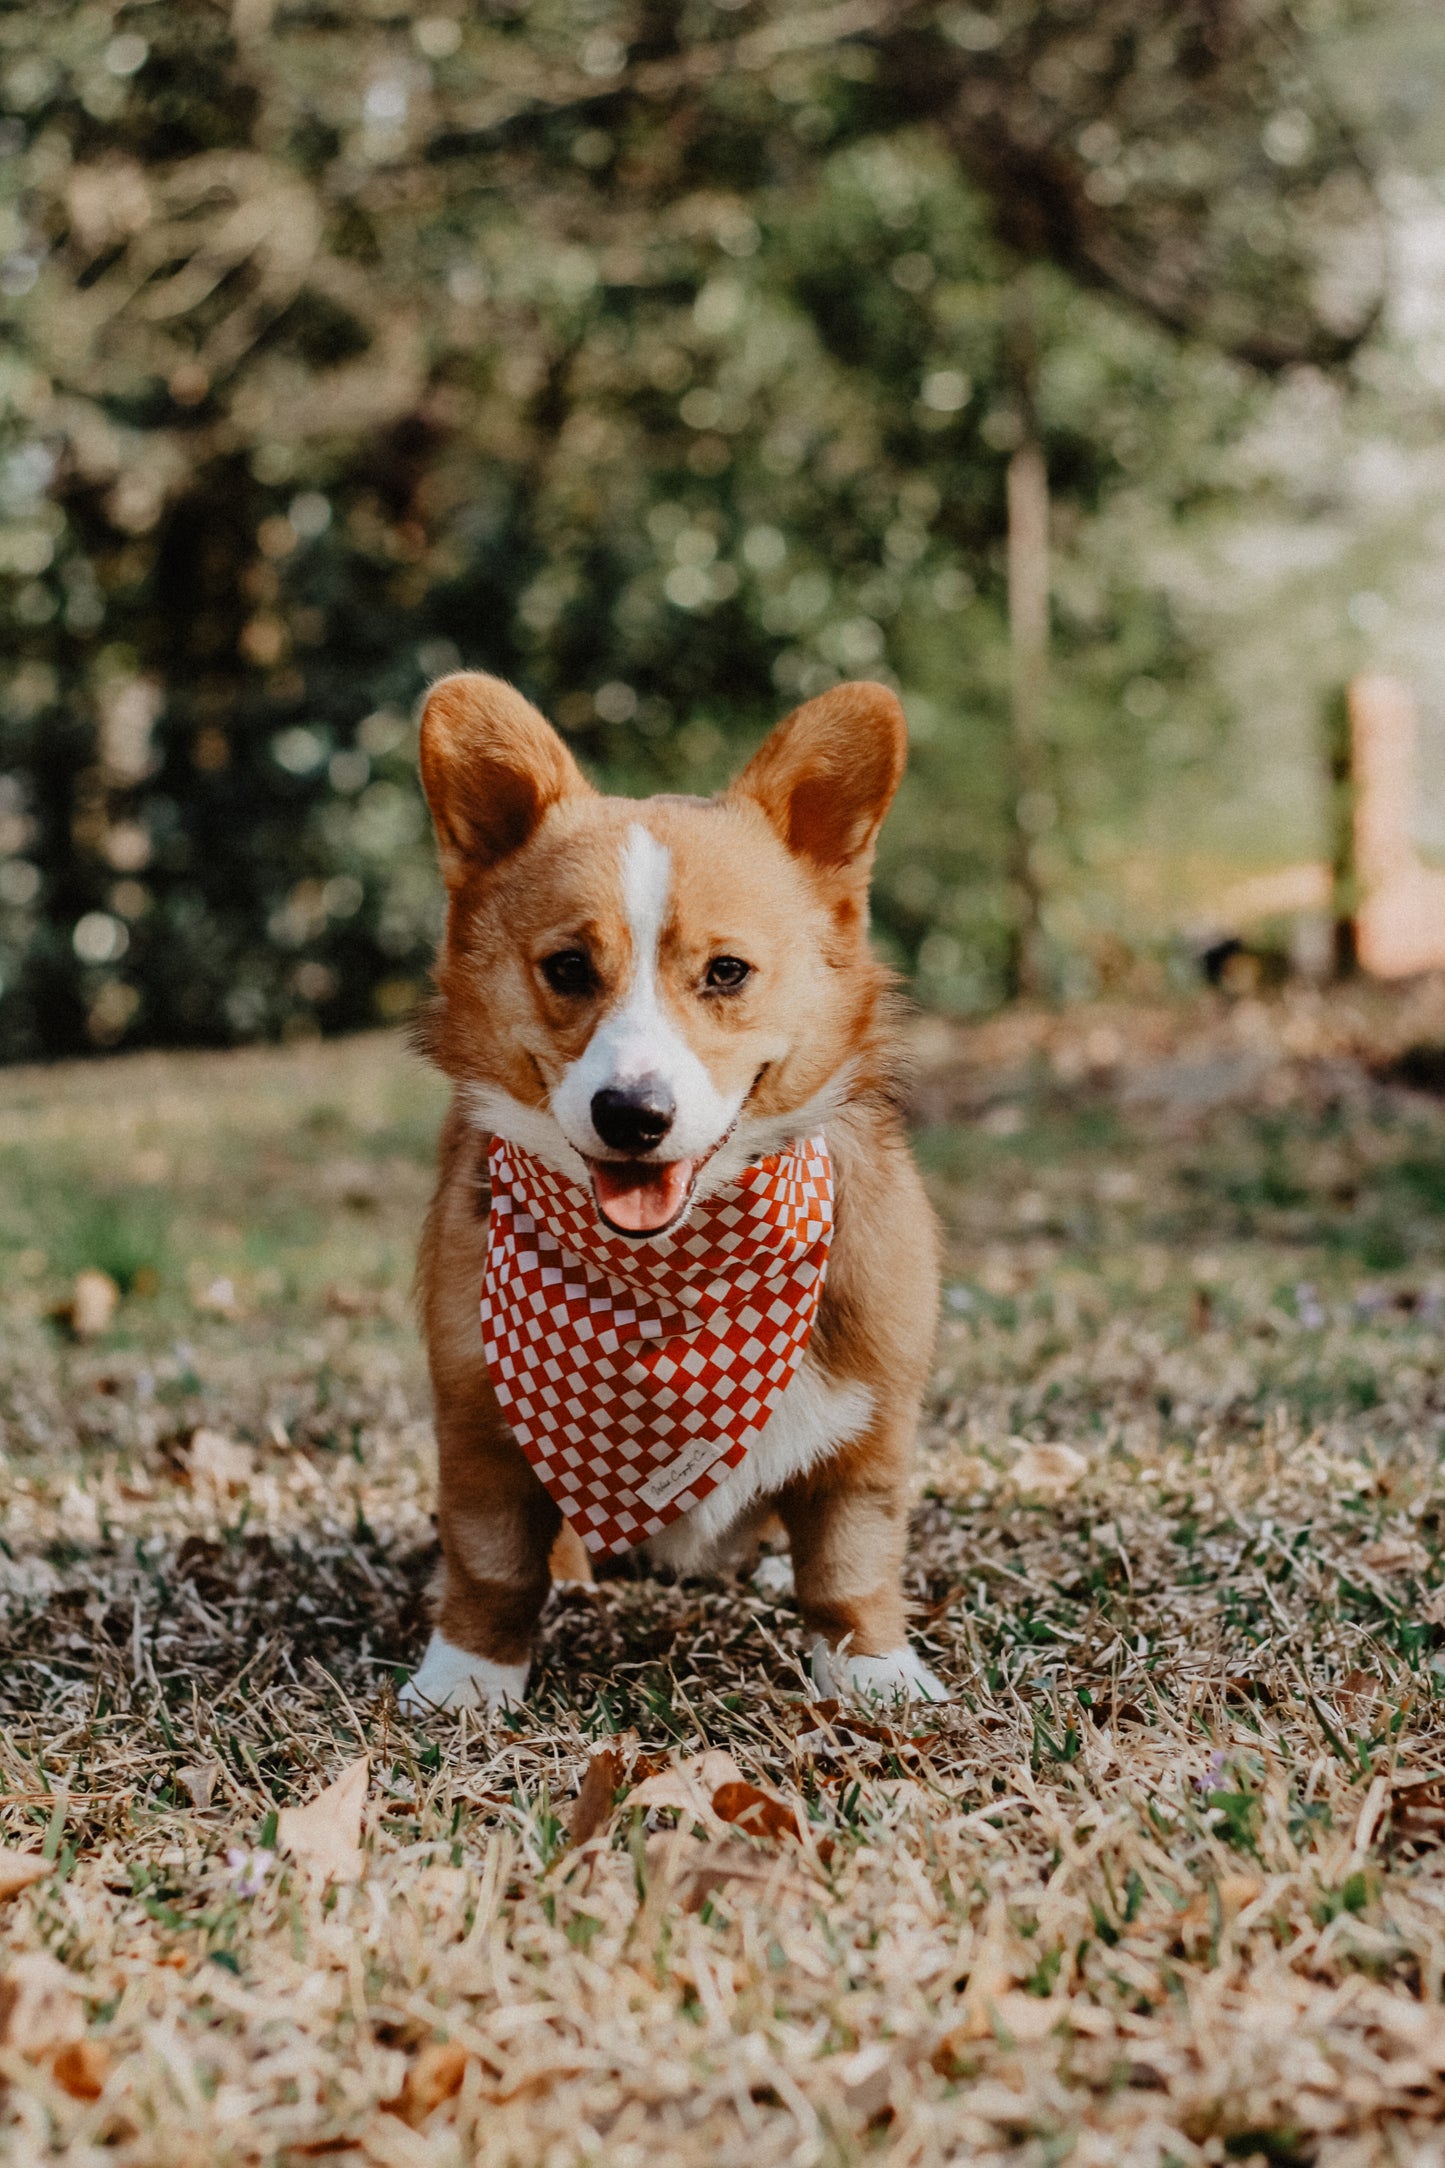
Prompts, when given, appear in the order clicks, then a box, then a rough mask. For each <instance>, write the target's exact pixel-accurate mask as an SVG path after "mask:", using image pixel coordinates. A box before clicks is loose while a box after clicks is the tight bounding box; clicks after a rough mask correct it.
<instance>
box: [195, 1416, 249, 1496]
mask: <svg viewBox="0 0 1445 2168" xmlns="http://www.w3.org/2000/svg"><path fill="white" fill-rule="evenodd" d="M186 1466H187V1470H188V1472H189V1474H190V1479H191V1485H192V1488H193V1489H195V1490H197V1491H201V1492H209V1493H210V1495H211V1496H212V1497H213V1498H228V1497H229V1496H230V1494H231V1492H232V1491H235V1490H244V1489H245V1488H246V1486H247V1484H248V1483H249V1482H250V1480H251V1477H252V1475H253V1474H254V1472H255V1467H256V1456H255V1454H254V1453H253V1452H252V1450H251V1448H250V1446H249V1445H242V1444H241V1443H240V1442H239V1441H238V1440H237V1439H235V1438H228V1437H226V1436H225V1435H224V1434H223V1433H222V1432H221V1431H219V1430H204V1429H203V1430H197V1431H195V1432H194V1433H193V1434H192V1437H191V1445H190V1451H189V1453H188V1454H187V1456H186Z"/></svg>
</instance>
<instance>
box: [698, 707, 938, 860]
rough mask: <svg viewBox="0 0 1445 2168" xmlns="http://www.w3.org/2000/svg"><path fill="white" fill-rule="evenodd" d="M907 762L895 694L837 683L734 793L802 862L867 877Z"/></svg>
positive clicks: (769, 745)
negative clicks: (754, 806)
mask: <svg viewBox="0 0 1445 2168" xmlns="http://www.w3.org/2000/svg"><path fill="white" fill-rule="evenodd" d="M907 757H908V730H907V726H906V724H905V723H904V720H903V709H902V708H901V706H900V705H899V702H898V698H897V695H896V694H894V693H891V692H890V691H889V690H888V687H887V686H886V685H870V684H866V683H860V684H852V685H835V686H834V687H833V689H832V691H831V692H826V693H819V695H818V697H817V699H816V700H810V701H808V702H807V704H806V705H805V706H804V707H801V708H794V710H793V712H792V714H791V715H788V716H785V717H784V719H783V721H782V722H780V723H779V724H778V727H777V729H776V730H775V731H774V732H773V734H772V736H771V737H770V738H767V739H765V741H764V742H763V744H762V745H761V746H760V747H759V749H758V751H757V752H756V753H754V755H753V757H752V759H751V760H750V761H749V762H748V764H747V766H746V768H744V770H743V772H742V774H741V775H740V776H739V777H738V779H737V781H736V782H735V783H734V784H733V786H732V793H731V794H732V795H733V796H735V797H744V798H751V799H753V800H754V801H755V802H756V803H757V804H758V805H759V806H761V807H762V810H763V812H764V813H765V814H766V815H767V817H768V819H769V821H771V823H772V825H773V827H774V828H775V829H776V830H777V832H778V834H779V835H780V836H781V837H782V839H783V841H784V843H786V844H787V846H788V849H789V850H790V851H793V852H795V853H796V854H797V856H799V857H801V858H807V859H811V860H812V862H813V864H814V865H815V866H817V867H819V868H820V869H821V870H823V871H825V872H832V873H841V872H845V871H848V872H856V873H858V874H861V875H862V876H863V877H864V878H866V876H867V873H868V870H869V867H870V866H871V864H872V859H873V846H874V844H875V843H876V841H877V840H878V831H879V829H880V828H881V827H882V825H883V816H884V814H885V813H886V812H887V811H888V808H889V806H890V804H891V803H892V800H893V793H894V792H895V791H896V790H897V788H898V785H899V781H900V779H901V778H902V775H903V765H904V762H905V760H906V759H907Z"/></svg>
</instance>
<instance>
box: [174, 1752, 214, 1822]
mask: <svg viewBox="0 0 1445 2168" xmlns="http://www.w3.org/2000/svg"><path fill="white" fill-rule="evenodd" d="M220 1774H221V1765H220V1763H219V1762H196V1763H193V1764H192V1765H191V1766H190V1767H188V1768H185V1769H178V1770H177V1771H176V1782H177V1783H178V1784H184V1786H185V1788H186V1790H187V1791H188V1792H189V1793H190V1795H191V1805H192V1806H193V1807H194V1808H195V1810H196V1812H197V1813H198V1814H204V1813H205V1811H206V1809H207V1807H209V1805H210V1804H211V1794H212V1792H213V1791H214V1790H215V1788H216V1779H217V1777H218V1776H219V1775H220Z"/></svg>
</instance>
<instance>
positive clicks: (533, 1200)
mask: <svg viewBox="0 0 1445 2168" xmlns="http://www.w3.org/2000/svg"><path fill="white" fill-rule="evenodd" d="M491 1176H492V1218H491V1227H490V1229H489V1232H488V1237H487V1267H486V1274H485V1277H484V1279H483V1283H482V1342H483V1345H484V1346H485V1348H486V1351H487V1368H488V1370H489V1371H490V1373H491V1379H492V1384H493V1385H494V1387H495V1388H496V1394H497V1398H498V1400H500V1402H501V1404H502V1412H503V1414H504V1415H505V1416H506V1418H507V1420H508V1422H509V1423H510V1424H511V1426H512V1429H513V1431H514V1433H515V1434H516V1437H517V1440H518V1442H519V1444H520V1445H521V1447H522V1450H523V1452H524V1453H525V1454H526V1456H527V1458H528V1460H529V1461H530V1462H531V1463H532V1466H533V1467H534V1468H535V1469H536V1471H537V1473H538V1475H539V1476H540V1477H541V1478H542V1481H543V1482H544V1483H545V1484H546V1486H547V1488H548V1490H549V1491H550V1492H551V1493H552V1496H553V1497H554V1498H555V1499H556V1501H557V1503H558V1505H559V1506H560V1507H561V1508H562V1511H563V1512H564V1513H565V1514H566V1516H567V1518H568V1520H569V1521H571V1522H572V1523H573V1525H574V1526H575V1528H576V1529H577V1532H578V1534H579V1535H580V1536H581V1538H582V1541H583V1542H584V1543H585V1544H586V1546H587V1548H588V1550H589V1551H590V1552H591V1553H592V1554H593V1556H594V1557H596V1558H606V1557H608V1556H609V1555H610V1554H611V1553H612V1552H614V1551H625V1550H628V1549H630V1548H631V1546H632V1545H633V1544H636V1543H642V1542H644V1541H645V1540H646V1538H647V1537H648V1536H653V1535H656V1534H657V1532H658V1530H659V1529H661V1528H665V1527H666V1526H667V1524H668V1522H669V1521H674V1520H676V1519H677V1517H678V1515H679V1514H680V1513H686V1512H688V1511H689V1510H690V1509H691V1508H692V1507H693V1506H695V1505H697V1504H698V1502H699V1500H701V1499H703V1498H705V1497H706V1496H707V1494H708V1492H709V1491H711V1490H716V1488H717V1486H718V1484H719V1483H721V1482H722V1481H723V1480H724V1478H725V1477H726V1476H727V1475H728V1474H729V1473H730V1472H731V1471H732V1470H733V1469H734V1468H736V1467H737V1466H739V1464H740V1463H741V1462H742V1461H743V1460H744V1459H745V1458H746V1456H747V1451H748V1447H749V1446H750V1445H751V1444H752V1442H753V1440H754V1438H756V1436H757V1434H758V1432H759V1431H760V1430H761V1429H762V1427H763V1425H764V1423H765V1422H766V1421H767V1419H768V1417H769V1416H770V1415H771V1413H772V1411H773V1409H774V1407H775V1406H776V1405H777V1402H778V1400H779V1398H780V1396H781V1394H782V1392H783V1389H784V1387H785V1386H786V1385H787V1383H788V1381H789V1379H790V1378H791V1377H792V1375H793V1372H794V1371H795V1370H796V1369H797V1367H798V1364H799V1363H800V1362H801V1361H802V1359H803V1352H804V1350H805V1348H806V1347H807V1345H808V1336H809V1334H810V1333H811V1332H812V1329H813V1319H814V1317H815V1316H816V1315H817V1310H818V1298H819V1296H820V1295H821V1294H822V1291H823V1275H824V1273H825V1272H826V1270H827V1266H828V1245H829V1243H830V1242H831V1240H832V1238H833V1166H832V1161H831V1160H830V1159H829V1157H828V1147H827V1144H826V1142H825V1141H824V1139H823V1138H822V1137H810V1138H808V1139H807V1140H806V1141H805V1142H803V1143H800V1144H795V1145H790V1146H789V1147H787V1149H786V1150H784V1151H781V1152H775V1153H773V1154H771V1155H770V1157H768V1158H767V1159H764V1160H761V1161H760V1162H759V1163H758V1164H757V1165H756V1166H751V1167H745V1168H744V1169H743V1171H742V1173H741V1174H740V1175H739V1176H738V1177H737V1180H736V1181H735V1182H731V1183H729V1184H728V1186H727V1187H726V1188H725V1189H722V1190H719V1191H718V1193H717V1194H716V1195H715V1196H712V1197H705V1198H703V1199H702V1200H701V1201H700V1202H699V1203H698V1204H697V1205H696V1206H695V1207H694V1209H693V1211H692V1213H691V1215H690V1216H689V1218H688V1219H687V1220H686V1221H685V1222H684V1223H683V1225H682V1226H681V1227H680V1228H679V1229H678V1231H677V1232H676V1234H671V1235H660V1236H657V1237H656V1238H655V1239H654V1240H652V1241H643V1242H629V1241H628V1240H627V1239H626V1238H625V1237H624V1236H621V1235H613V1234H609V1233H608V1231H607V1230H606V1228H604V1227H603V1226H601V1225H600V1223H599V1221H598V1218H597V1208H596V1205H595V1204H594V1202H593V1200H592V1196H591V1194H590V1192H589V1191H587V1190H584V1189H582V1188H579V1186H578V1185H577V1184H576V1183H575V1182H570V1181H568V1180H567V1178H566V1176H565V1175H560V1174H554V1173H553V1171H552V1169H551V1168H550V1167H548V1166H545V1165H544V1164H543V1162H542V1161H541V1160H539V1159H535V1158H533V1156H532V1154H531V1153H530V1152H524V1151H523V1150H522V1149H521V1148H520V1146H518V1145H515V1144H509V1143H507V1142H506V1141H505V1140H504V1139H503V1138H501V1137H498V1138H496V1139H495V1140H494V1142H493V1144H492V1153H491Z"/></svg>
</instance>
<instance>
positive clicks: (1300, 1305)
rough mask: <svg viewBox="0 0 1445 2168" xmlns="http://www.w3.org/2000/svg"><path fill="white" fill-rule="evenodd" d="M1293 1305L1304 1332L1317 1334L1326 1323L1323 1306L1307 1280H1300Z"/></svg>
mask: <svg viewBox="0 0 1445 2168" xmlns="http://www.w3.org/2000/svg"><path fill="white" fill-rule="evenodd" d="M1294 1303H1295V1309H1296V1311H1297V1312H1298V1314H1299V1321H1300V1323H1301V1324H1302V1325H1303V1326H1304V1329H1305V1331H1306V1332H1318V1331H1319V1330H1320V1329H1321V1327H1322V1326H1323V1325H1324V1324H1325V1323H1326V1322H1327V1320H1326V1317H1325V1312H1324V1305H1323V1304H1322V1303H1321V1301H1320V1298H1319V1296H1318V1295H1317V1294H1316V1293H1315V1291H1314V1289H1313V1287H1312V1286H1311V1285H1310V1283H1309V1281H1308V1280H1301V1281H1300V1283H1299V1286H1298V1287H1297V1288H1296V1289H1295V1291H1294Z"/></svg>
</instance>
